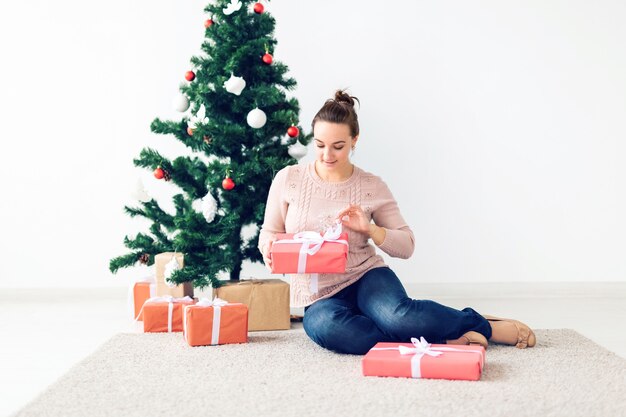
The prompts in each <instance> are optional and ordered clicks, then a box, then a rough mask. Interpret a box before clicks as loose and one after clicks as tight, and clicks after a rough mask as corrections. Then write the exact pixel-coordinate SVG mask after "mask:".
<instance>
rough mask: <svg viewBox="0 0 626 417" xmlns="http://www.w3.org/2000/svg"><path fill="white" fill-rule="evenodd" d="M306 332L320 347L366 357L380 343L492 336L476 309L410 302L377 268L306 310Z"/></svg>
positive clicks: (399, 286) (395, 281)
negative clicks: (471, 335) (474, 334)
mask: <svg viewBox="0 0 626 417" xmlns="http://www.w3.org/2000/svg"><path fill="white" fill-rule="evenodd" d="M304 311H305V312H304V331H305V332H306V334H307V335H308V336H309V337H310V338H311V339H312V340H313V341H314V342H315V343H317V344H318V345H320V346H322V347H323V348H326V349H330V350H332V351H335V352H339V353H350V354H355V355H363V354H365V353H367V351H368V350H370V348H372V347H373V346H374V345H375V344H376V343H378V342H410V340H411V337H418V338H419V337H420V336H424V338H425V339H426V340H427V341H428V342H429V343H446V340H452V339H457V338H459V337H461V336H462V335H463V334H464V333H466V332H468V331H470V330H473V331H476V332H478V333H481V334H482V335H484V336H485V337H486V338H487V339H489V338H490V337H491V326H490V325H489V322H488V321H487V320H486V319H485V318H484V317H482V316H481V315H480V314H478V313H477V312H476V311H474V310H473V309H471V308H464V309H463V310H461V311H459V310H456V309H454V308H451V307H446V306H444V305H442V304H439V303H436V302H434V301H430V300H413V299H411V298H409V297H408V295H407V294H406V291H405V289H404V287H403V286H402V283H401V282H400V280H399V279H398V277H397V276H396V274H395V273H394V272H393V271H392V270H391V269H389V268H387V267H381V268H374V269H371V270H369V271H367V272H366V273H365V275H363V277H361V279H359V280H358V281H357V282H355V283H354V284H352V285H350V286H349V287H346V288H344V289H343V290H341V291H339V292H338V293H337V294H335V295H333V296H332V297H330V298H324V299H322V300H319V301H316V302H315V303H313V304H312V305H310V306H308V307H306V308H305V310H304Z"/></svg>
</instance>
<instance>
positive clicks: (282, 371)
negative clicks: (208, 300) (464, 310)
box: [16, 325, 626, 417]
mask: <svg viewBox="0 0 626 417" xmlns="http://www.w3.org/2000/svg"><path fill="white" fill-rule="evenodd" d="M300 326H301V325H300ZM536 335H537V339H538V344H537V346H535V347H534V348H532V349H526V350H518V349H516V348H513V347H508V346H490V348H489V349H488V350H487V365H486V368H485V370H484V373H483V377H482V379H481V380H480V381H477V382H469V381H445V380H427V379H404V378H377V377H363V376H362V375H361V357H360V356H351V355H339V354H335V353H332V352H328V351H326V350H323V349H321V348H319V347H318V346H317V345H315V344H314V343H313V342H311V341H310V340H309V339H308V338H307V336H306V335H305V334H304V331H303V330H302V328H301V327H298V328H295V329H292V330H290V331H283V332H256V333H250V339H249V343H248V344H242V345H224V346H207V347H196V348H191V347H189V346H188V345H187V344H186V343H185V341H184V340H183V337H182V335H181V334H180V333H178V334H118V335H116V336H114V337H113V338H112V339H110V340H109V341H108V342H106V343H105V344H104V345H103V346H102V347H101V348H100V349H98V350H97V351H96V352H95V353H93V354H92V355H91V356H89V357H88V358H86V359H85V360H83V361H82V362H81V363H79V364H77V365H76V366H75V367H73V368H72V369H71V370H70V371H69V372H68V373H67V374H66V375H65V376H64V377H62V378H60V379H59V380H58V381H57V382H56V383H54V384H53V385H52V386H50V387H49V388H48V389H47V390H46V391H45V392H44V393H43V394H41V395H40V396H39V397H38V398H36V399H35V400H34V401H32V402H31V403H30V404H28V405H27V406H26V407H25V408H23V409H22V410H21V411H19V412H18V413H17V414H16V415H17V416H20V417H25V416H46V417H54V416H64V417H71V416H77V417H86V416H90V417H99V416H125V417H131V416H146V417H159V416H164V417H165V416H167V417H178V416H180V417H185V416H189V417H200V416H204V415H207V416H233V417H234V416H245V417H258V416H298V417H302V416H340V417H351V416H355V417H356V416H358V417H364V416H393V417H400V416H412V417H415V416H423V417H429V416H445V417H451V416H464V417H470V416H490V417H496V416H568V417H573V416H585V417H589V416H612V417H617V416H626V360H625V359H623V358H621V357H619V356H617V355H615V354H613V353H611V352H609V351H607V350H606V349H604V348H602V347H600V346H598V345H597V344H595V343H594V342H592V341H590V340H589V339H586V338H585V337H583V336H581V335H580V334H578V333H576V332H575V331H572V330H567V329H559V330H537V331H536Z"/></svg>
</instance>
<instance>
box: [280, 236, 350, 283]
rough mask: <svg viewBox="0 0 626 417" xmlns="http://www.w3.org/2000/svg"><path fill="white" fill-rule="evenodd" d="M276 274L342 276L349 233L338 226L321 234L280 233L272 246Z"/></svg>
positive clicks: (344, 269) (344, 270)
mask: <svg viewBox="0 0 626 417" xmlns="http://www.w3.org/2000/svg"><path fill="white" fill-rule="evenodd" d="M270 256H271V259H272V272H273V273H275V274H308V273H318V274H325V273H344V272H346V262H347V258H348V234H347V233H344V232H342V230H341V224H338V225H337V226H335V227H332V228H329V229H328V230H327V231H326V232H325V233H324V234H323V235H322V234H320V233H317V232H310V231H305V232H300V233H295V234H290V233H279V234H277V235H276V240H275V241H274V243H273V244H272V248H271V253H270Z"/></svg>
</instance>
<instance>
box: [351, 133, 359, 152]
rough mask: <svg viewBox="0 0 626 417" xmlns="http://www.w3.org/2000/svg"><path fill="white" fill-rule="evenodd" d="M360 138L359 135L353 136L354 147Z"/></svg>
mask: <svg viewBox="0 0 626 417" xmlns="http://www.w3.org/2000/svg"><path fill="white" fill-rule="evenodd" d="M358 140H359V135H356V136H355V137H353V138H352V149H354V147H355V146H356V142H357V141H358Z"/></svg>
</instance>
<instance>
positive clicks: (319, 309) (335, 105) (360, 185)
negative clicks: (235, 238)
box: [259, 90, 535, 355]
mask: <svg viewBox="0 0 626 417" xmlns="http://www.w3.org/2000/svg"><path fill="white" fill-rule="evenodd" d="M355 100H356V101H358V99H356V97H351V96H350V95H348V94H347V93H345V92H344V91H341V90H339V91H337V92H336V94H335V98H334V99H329V100H327V101H326V103H325V104H324V105H323V106H322V108H321V109H320V110H319V111H318V112H317V114H316V115H315V117H314V118H313V122H312V127H313V136H314V142H315V147H316V159H315V161H314V162H313V163H310V164H308V165H292V166H288V167H286V168H284V169H282V170H281V171H279V172H278V173H277V174H276V177H275V178H274V181H273V183H272V186H271V187H270V191H269V196H268V199H267V207H266V210H265V220H264V223H263V226H262V228H261V233H260V236H259V250H260V251H261V253H262V254H263V258H264V260H265V263H266V265H267V266H268V267H271V259H270V256H269V253H270V249H271V246H272V242H273V241H274V240H275V235H276V233H285V232H287V233H297V232H301V231H305V230H314V231H319V232H324V231H325V230H327V229H328V228H329V227H332V226H333V225H334V224H335V223H336V222H337V221H340V222H341V223H342V225H343V228H344V230H346V231H347V232H348V236H349V238H348V239H349V242H348V243H349V247H350V249H349V253H348V264H347V269H346V272H345V273H343V274H319V275H318V274H305V275H292V279H291V305H292V307H305V313H304V330H305V332H306V333H307V335H308V336H309V337H310V338H311V339H312V340H313V341H315V342H316V343H317V344H319V345H320V346H322V347H324V348H326V349H330V350H333V351H336V352H341V353H350V354H359V355H362V354H365V353H366V352H367V351H368V350H369V349H370V348H371V347H373V346H374V345H375V344H376V343H377V342H409V341H410V339H411V337H420V336H423V337H424V338H425V339H426V340H427V341H429V342H431V343H450V344H480V345H482V346H484V347H485V348H486V347H487V344H488V340H490V341H492V342H495V343H504V344H510V345H516V346H517V347H519V348H525V347H532V346H534V345H535V335H534V333H533V332H532V330H531V329H530V328H529V327H528V326H526V325H525V324H523V323H521V322H519V321H516V320H510V319H500V318H496V317H489V316H481V315H480V314H478V313H477V312H476V311H474V310H473V309H471V308H465V309H463V310H461V311H459V310H456V309H453V308H450V307H446V306H444V305H441V304H439V303H436V302H434V301H430V300H413V299H411V298H409V297H408V296H407V294H406V291H405V289H404V287H403V286H402V283H401V282H400V280H399V279H398V277H397V276H396V274H395V273H394V272H393V271H392V270H391V269H390V268H389V267H388V266H386V265H385V263H384V261H383V258H382V257H381V256H380V255H377V254H376V249H375V247H374V246H373V245H372V244H371V243H370V240H371V241H372V242H373V243H374V245H376V246H377V247H378V248H380V249H381V250H382V251H383V252H385V253H387V254H388V255H390V256H393V257H398V258H403V259H407V258H409V257H410V256H411V255H412V254H413V249H414V236H413V232H412V231H411V229H410V228H409V226H408V225H407V224H406V222H405V221H404V218H403V217H402V215H401V214H400V210H399V208H398V205H397V203H396V201H395V199H394V198H393V195H392V194H391V191H390V190H389V188H388V187H387V185H386V184H385V183H384V182H383V181H382V180H381V179H380V178H379V177H377V176H375V175H372V174H370V173H368V172H365V171H363V170H362V169H360V168H358V167H357V166H355V165H354V164H352V162H351V161H350V153H351V151H354V149H355V148H356V145H357V143H358V140H359V122H358V118H357V114H356V112H355V109H354V104H355Z"/></svg>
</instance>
